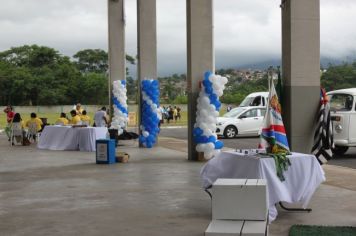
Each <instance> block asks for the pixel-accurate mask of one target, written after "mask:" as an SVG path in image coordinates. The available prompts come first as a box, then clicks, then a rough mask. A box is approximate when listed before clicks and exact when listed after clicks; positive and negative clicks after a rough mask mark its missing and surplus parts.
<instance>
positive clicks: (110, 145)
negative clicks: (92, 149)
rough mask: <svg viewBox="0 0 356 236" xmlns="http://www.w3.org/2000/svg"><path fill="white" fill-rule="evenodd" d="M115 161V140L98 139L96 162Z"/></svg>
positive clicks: (107, 162) (111, 162)
mask: <svg viewBox="0 0 356 236" xmlns="http://www.w3.org/2000/svg"><path fill="white" fill-rule="evenodd" d="M115 162H116V161H115V140H113V139H98V140H96V164H113V163H115Z"/></svg>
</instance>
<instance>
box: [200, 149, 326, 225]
mask: <svg viewBox="0 0 356 236" xmlns="http://www.w3.org/2000/svg"><path fill="white" fill-rule="evenodd" d="M288 157H289V158H290V161H291V164H292V165H291V166H289V168H288V170H287V171H285V172H284V176H285V179H286V180H285V181H283V182H281V181H280V180H279V178H278V177H277V174H276V166H275V162H274V159H272V158H258V157H256V156H253V155H244V154H241V153H236V152H233V151H231V152H221V153H220V154H219V155H218V156H216V157H214V158H213V159H211V160H210V161H209V162H208V163H206V164H205V165H204V166H203V168H202V170H201V173H200V175H201V178H202V181H203V188H204V189H208V188H210V186H211V185H212V184H213V183H214V182H215V180H216V179H218V178H236V179H240V178H247V179H266V180H267V190H268V198H269V199H268V202H269V220H270V222H272V221H273V220H275V219H276V217H277V215H278V212H277V209H276V206H275V204H277V203H279V202H288V203H301V204H302V206H303V207H304V208H305V207H306V206H307V204H308V202H309V200H310V199H311V197H312V195H313V193H314V192H315V190H316V189H317V187H318V186H319V185H320V184H321V183H322V182H323V181H325V174H324V171H323V169H322V168H321V166H320V164H319V163H318V161H317V159H316V158H315V156H313V155H308V154H301V153H292V155H290V156H288Z"/></svg>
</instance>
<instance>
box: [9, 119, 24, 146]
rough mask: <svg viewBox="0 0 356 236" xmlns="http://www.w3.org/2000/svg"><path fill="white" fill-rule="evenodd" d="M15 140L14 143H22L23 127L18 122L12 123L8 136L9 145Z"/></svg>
mask: <svg viewBox="0 0 356 236" xmlns="http://www.w3.org/2000/svg"><path fill="white" fill-rule="evenodd" d="M15 142H16V144H19V143H20V144H21V145H23V129H22V125H21V123H20V122H15V123H12V127H11V138H10V143H11V146H12V145H14V144H15Z"/></svg>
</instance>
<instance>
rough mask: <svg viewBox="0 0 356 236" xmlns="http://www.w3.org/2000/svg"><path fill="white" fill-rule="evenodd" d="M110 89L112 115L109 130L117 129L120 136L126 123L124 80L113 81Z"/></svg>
mask: <svg viewBox="0 0 356 236" xmlns="http://www.w3.org/2000/svg"><path fill="white" fill-rule="evenodd" d="M112 87H113V90H112V93H113V98H112V100H113V104H114V106H113V107H114V114H113V118H112V121H111V126H110V129H117V130H118V133H119V134H122V133H123V130H124V129H125V128H126V125H127V122H128V111H127V102H126V101H127V96H126V92H127V91H126V80H115V81H114V82H113V85H112Z"/></svg>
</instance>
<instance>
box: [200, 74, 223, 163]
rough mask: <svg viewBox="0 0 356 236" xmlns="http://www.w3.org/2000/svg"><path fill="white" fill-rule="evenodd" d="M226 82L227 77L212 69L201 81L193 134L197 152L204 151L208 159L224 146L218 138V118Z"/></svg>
mask: <svg viewBox="0 0 356 236" xmlns="http://www.w3.org/2000/svg"><path fill="white" fill-rule="evenodd" d="M226 83H227V78H226V77H222V76H219V75H214V74H213V73H211V72H210V71H208V72H206V73H205V74H204V80H203V81H202V83H201V90H200V93H199V97H198V101H197V103H198V104H197V116H196V123H195V125H194V129H193V136H194V141H195V142H196V143H197V146H196V150H197V152H203V153H204V157H205V158H207V159H209V158H211V157H213V156H214V155H215V154H216V153H218V152H220V149H221V148H222V147H223V146H224V144H223V142H221V141H219V140H218V139H217V135H216V122H217V119H216V118H217V117H218V116H219V110H220V107H221V103H220V101H219V97H221V96H222V95H223V91H224V89H225V84H226Z"/></svg>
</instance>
